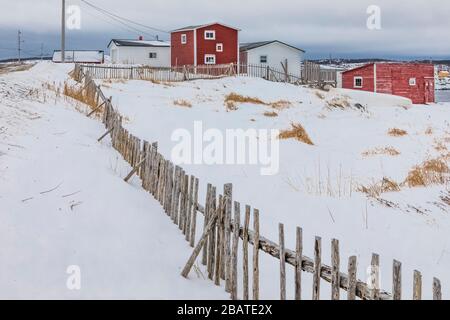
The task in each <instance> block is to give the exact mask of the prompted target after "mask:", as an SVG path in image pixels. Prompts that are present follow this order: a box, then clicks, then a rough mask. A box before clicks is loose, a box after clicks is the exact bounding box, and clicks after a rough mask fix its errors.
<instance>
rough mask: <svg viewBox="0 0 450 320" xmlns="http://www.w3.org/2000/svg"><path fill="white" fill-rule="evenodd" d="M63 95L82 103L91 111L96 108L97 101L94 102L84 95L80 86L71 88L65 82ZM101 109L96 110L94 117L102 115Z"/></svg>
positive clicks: (93, 99)
mask: <svg viewBox="0 0 450 320" xmlns="http://www.w3.org/2000/svg"><path fill="white" fill-rule="evenodd" d="M63 94H64V95H65V96H67V97H70V98H72V99H74V100H77V101H79V102H81V103H84V104H85V105H87V106H89V107H90V109H91V110H94V109H95V108H97V101H96V100H95V98H90V97H89V95H87V94H86V92H85V90H83V88H82V87H80V86H76V85H75V86H71V85H69V84H68V83H67V82H65V83H64V89H63ZM103 109H104V108H103V107H102V108H100V109H98V110H97V111H96V112H95V115H96V116H99V115H101V114H102V113H103Z"/></svg>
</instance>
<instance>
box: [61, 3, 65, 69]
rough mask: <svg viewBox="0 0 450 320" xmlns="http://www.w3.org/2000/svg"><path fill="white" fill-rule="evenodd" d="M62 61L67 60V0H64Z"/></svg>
mask: <svg viewBox="0 0 450 320" xmlns="http://www.w3.org/2000/svg"><path fill="white" fill-rule="evenodd" d="M61 62H62V63H64V62H66V0H62V16H61Z"/></svg>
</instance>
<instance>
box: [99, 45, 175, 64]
mask: <svg viewBox="0 0 450 320" xmlns="http://www.w3.org/2000/svg"><path fill="white" fill-rule="evenodd" d="M108 49H109V51H110V56H111V63H113V64H140V65H146V66H150V67H170V43H169V42H166V41H159V40H156V41H147V40H143V39H142V38H141V39H139V40H119V39H112V40H111V41H110V42H109V44H108Z"/></svg>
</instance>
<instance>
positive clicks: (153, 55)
mask: <svg viewBox="0 0 450 320" xmlns="http://www.w3.org/2000/svg"><path fill="white" fill-rule="evenodd" d="M148 57H149V58H150V59H156V58H157V54H156V52H150V53H149V54H148Z"/></svg>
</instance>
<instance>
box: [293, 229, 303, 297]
mask: <svg viewBox="0 0 450 320" xmlns="http://www.w3.org/2000/svg"><path fill="white" fill-rule="evenodd" d="M295 247H296V248H295V300H301V299H302V264H303V230H302V229H301V228H299V227H297V232H296V246H295Z"/></svg>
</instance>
